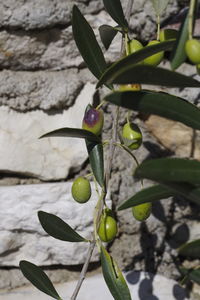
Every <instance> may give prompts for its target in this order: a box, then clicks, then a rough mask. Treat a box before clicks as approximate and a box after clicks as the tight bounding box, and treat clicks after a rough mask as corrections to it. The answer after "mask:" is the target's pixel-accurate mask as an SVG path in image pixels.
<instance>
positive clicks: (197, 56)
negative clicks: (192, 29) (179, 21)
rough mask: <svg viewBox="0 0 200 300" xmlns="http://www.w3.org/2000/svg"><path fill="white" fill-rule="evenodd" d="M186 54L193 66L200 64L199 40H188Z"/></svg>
mask: <svg viewBox="0 0 200 300" xmlns="http://www.w3.org/2000/svg"><path fill="white" fill-rule="evenodd" d="M185 52H186V54H187V56H188V58H189V60H190V61H191V62H192V63H193V64H195V65H197V64H200V42H199V41H198V40H196V39H191V40H187V42H186V44H185Z"/></svg>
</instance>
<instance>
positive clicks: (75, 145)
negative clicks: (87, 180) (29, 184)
mask: <svg viewBox="0 0 200 300" xmlns="http://www.w3.org/2000/svg"><path fill="white" fill-rule="evenodd" d="M93 93H94V85H91V84H90V83H88V84H87V85H86V86H85V87H84V89H83V90H82V92H81V93H80V95H79V97H78V98H77V99H76V105H75V106H73V107H71V108H70V109H68V110H63V111H60V112H58V113H56V112H52V113H49V114H48V113H45V112H43V111H41V110H34V111H31V112H28V113H26V114H22V113H20V112H16V111H14V110H12V109H9V108H8V107H6V106H2V107H1V108H0V141H1V143H0V144H1V147H0V160H1V162H0V166H1V167H0V171H1V172H10V173H12V172H15V173H20V174H27V175H31V176H34V177H38V178H40V179H43V180H58V179H64V178H66V177H67V175H68V174H69V171H70V170H72V169H76V168H77V167H79V168H80V166H81V165H82V163H83V162H84V161H85V160H86V158H87V151H86V148H85V143H84V140H81V139H73V140H72V139H71V138H59V137H58V138H57V137H56V138H48V139H43V140H38V137H39V136H41V135H42V134H44V133H47V132H49V131H52V130H55V129H57V128H61V127H76V128H80V127H81V122H82V117H83V115H84V110H85V107H86V105H87V104H88V103H89V102H91V101H92V96H93Z"/></svg>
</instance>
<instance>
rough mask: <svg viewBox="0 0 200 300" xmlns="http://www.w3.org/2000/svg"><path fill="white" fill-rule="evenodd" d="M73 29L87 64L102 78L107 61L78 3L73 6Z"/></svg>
mask: <svg viewBox="0 0 200 300" xmlns="http://www.w3.org/2000/svg"><path fill="white" fill-rule="evenodd" d="M72 29H73V35H74V40H75V42H76V45H77V47H78V49H79V51H80V53H81V55H82V57H83V59H84V61H85V63H86V65H87V66H88V68H89V70H90V71H91V72H92V73H93V74H94V75H95V76H96V77H97V78H100V76H101V75H102V73H103V72H104V71H105V69H106V61H105V58H104V55H103V52H102V50H101V48H100V46H99V44H98V42H97V40H96V37H95V34H94V32H93V30H92V28H91V27H90V25H89V24H88V22H87V21H86V19H85V18H84V16H83V15H82V14H81V12H80V10H79V9H78V7H77V6H76V5H74V7H73V14H72Z"/></svg>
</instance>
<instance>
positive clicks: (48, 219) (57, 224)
mask: <svg viewBox="0 0 200 300" xmlns="http://www.w3.org/2000/svg"><path fill="white" fill-rule="evenodd" d="M38 218H39V221H40V223H41V225H42V227H43V229H44V230H45V231H46V232H47V233H48V234H49V235H51V236H52V237H54V238H55V239H58V240H62V241H67V242H76V243H78V242H87V240H85V239H84V238H83V237H82V236H80V235H79V234H78V233H77V232H76V231H75V230H73V229H72V228H71V227H70V226H69V225H68V224H67V223H65V222H64V221H63V220H62V219H60V218H59V217H57V216H55V215H53V214H49V213H47V212H44V211H39V212H38Z"/></svg>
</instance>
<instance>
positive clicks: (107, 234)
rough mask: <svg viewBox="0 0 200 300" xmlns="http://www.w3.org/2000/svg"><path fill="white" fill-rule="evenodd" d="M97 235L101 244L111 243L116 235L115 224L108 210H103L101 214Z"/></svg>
mask: <svg viewBox="0 0 200 300" xmlns="http://www.w3.org/2000/svg"><path fill="white" fill-rule="evenodd" d="M98 235H99V237H100V239H101V240H102V241H103V242H111V241H112V240H113V239H114V238H115V236H116V235H117V222H116V221H115V219H114V218H113V216H112V212H111V210H110V209H105V210H104V211H103V213H102V216H101V219H100V224H99V229H98Z"/></svg>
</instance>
